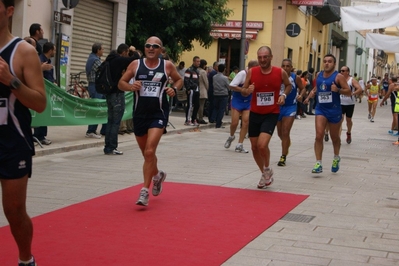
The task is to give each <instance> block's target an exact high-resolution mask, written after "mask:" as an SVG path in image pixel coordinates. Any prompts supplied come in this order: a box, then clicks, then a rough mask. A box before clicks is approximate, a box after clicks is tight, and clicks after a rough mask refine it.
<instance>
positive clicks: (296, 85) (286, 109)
mask: <svg viewBox="0 0 399 266" xmlns="http://www.w3.org/2000/svg"><path fill="white" fill-rule="evenodd" d="M281 68H282V69H284V71H285V72H286V73H287V74H288V77H289V78H288V79H289V80H290V82H291V85H292V90H291V92H290V94H288V95H287V98H286V99H285V104H284V105H281V106H280V116H279V117H278V122H277V133H278V136H279V137H280V139H281V149H282V152H281V153H282V155H281V157H280V161H279V162H278V163H277V165H278V166H285V163H286V158H287V155H288V149H289V147H290V145H291V139H290V132H291V128H292V125H293V123H294V120H295V114H296V110H297V101H299V102H302V100H303V99H304V96H305V95H306V90H305V87H304V85H303V83H302V80H301V78H300V77H299V76H297V75H296V74H295V73H294V72H292V69H293V67H292V61H291V59H284V60H283V62H282V63H281ZM284 88H285V87H284V85H282V89H281V93H284ZM298 90H299V91H298ZM298 92H299V94H298Z"/></svg>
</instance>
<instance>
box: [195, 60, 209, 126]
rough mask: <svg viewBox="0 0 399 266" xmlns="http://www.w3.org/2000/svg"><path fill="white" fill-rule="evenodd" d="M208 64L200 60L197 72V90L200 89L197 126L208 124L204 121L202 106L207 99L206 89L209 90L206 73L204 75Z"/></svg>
mask: <svg viewBox="0 0 399 266" xmlns="http://www.w3.org/2000/svg"><path fill="white" fill-rule="evenodd" d="M207 64H208V62H206V60H204V59H201V60H200V66H199V68H198V71H199V76H200V78H199V88H200V100H199V109H198V123H199V124H204V125H206V124H208V123H207V122H206V121H205V120H204V106H205V102H206V99H208V89H209V83H208V73H206V70H205V69H206V65H207Z"/></svg>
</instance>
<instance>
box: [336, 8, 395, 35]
mask: <svg viewBox="0 0 399 266" xmlns="http://www.w3.org/2000/svg"><path fill="white" fill-rule="evenodd" d="M398 14H399V4H397V3H396V4H387V3H384V4H378V5H368V6H346V7H341V19H342V28H343V30H344V31H355V30H372V29H382V28H386V27H393V26H399V16H398Z"/></svg>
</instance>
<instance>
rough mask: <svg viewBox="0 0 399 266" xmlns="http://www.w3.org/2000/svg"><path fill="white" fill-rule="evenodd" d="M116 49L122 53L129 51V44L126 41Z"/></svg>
mask: <svg viewBox="0 0 399 266" xmlns="http://www.w3.org/2000/svg"><path fill="white" fill-rule="evenodd" d="M116 51H117V52H118V54H122V53H123V52H126V51H129V46H128V45H127V44H126V43H121V44H119V46H118V49H116Z"/></svg>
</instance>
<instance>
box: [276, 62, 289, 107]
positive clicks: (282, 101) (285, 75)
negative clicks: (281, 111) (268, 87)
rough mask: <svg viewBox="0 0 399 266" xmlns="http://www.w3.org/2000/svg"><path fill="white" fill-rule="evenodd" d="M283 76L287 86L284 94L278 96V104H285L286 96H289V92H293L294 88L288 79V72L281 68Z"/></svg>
mask: <svg viewBox="0 0 399 266" xmlns="http://www.w3.org/2000/svg"><path fill="white" fill-rule="evenodd" d="M281 78H282V81H283V84H284V86H285V89H284V95H283V94H282V95H280V96H279V97H278V102H277V104H278V105H283V104H284V103H285V98H286V97H287V95H288V94H290V93H291V90H292V85H291V82H290V80H289V79H288V74H287V72H285V71H284V70H283V69H281Z"/></svg>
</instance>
